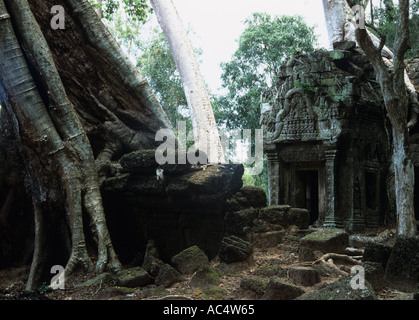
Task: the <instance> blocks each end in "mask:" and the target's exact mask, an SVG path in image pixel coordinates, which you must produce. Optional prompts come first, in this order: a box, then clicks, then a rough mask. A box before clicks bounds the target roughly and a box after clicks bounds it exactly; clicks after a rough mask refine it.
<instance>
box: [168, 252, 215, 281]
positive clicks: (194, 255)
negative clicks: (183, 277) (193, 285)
mask: <svg viewBox="0 0 419 320" xmlns="http://www.w3.org/2000/svg"><path fill="white" fill-rule="evenodd" d="M208 262H209V261H208V257H207V256H206V254H205V252H204V251H202V250H201V249H200V248H198V247H197V246H192V247H189V248H187V249H185V250H183V251H182V252H180V253H178V254H177V255H175V256H174V257H173V258H172V264H173V266H174V267H175V268H176V269H177V270H178V271H179V272H180V273H181V274H192V273H194V272H195V271H197V270H198V269H199V268H200V267H202V266H204V265H206V264H208Z"/></svg>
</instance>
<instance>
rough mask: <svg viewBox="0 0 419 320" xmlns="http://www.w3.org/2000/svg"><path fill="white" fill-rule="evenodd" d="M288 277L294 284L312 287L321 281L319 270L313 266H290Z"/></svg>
mask: <svg viewBox="0 0 419 320" xmlns="http://www.w3.org/2000/svg"><path fill="white" fill-rule="evenodd" d="M288 277H289V278H290V279H291V281H292V282H293V283H294V284H296V285H301V286H304V287H311V286H314V285H315V284H316V283H319V282H320V274H319V272H318V271H317V270H315V269H311V268H304V267H295V268H290V269H288Z"/></svg>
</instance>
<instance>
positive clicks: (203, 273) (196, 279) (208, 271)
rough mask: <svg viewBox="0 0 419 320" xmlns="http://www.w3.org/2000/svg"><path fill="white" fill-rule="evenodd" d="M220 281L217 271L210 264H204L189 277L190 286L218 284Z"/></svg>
mask: <svg viewBox="0 0 419 320" xmlns="http://www.w3.org/2000/svg"><path fill="white" fill-rule="evenodd" d="M220 282H221V280H220V276H219V275H218V273H217V272H216V271H215V270H214V269H213V268H212V267H211V266H210V265H205V266H202V267H201V268H199V270H198V271H197V272H196V273H195V274H194V276H193V277H192V279H191V282H190V285H191V286H192V287H206V286H212V285H219V284H220Z"/></svg>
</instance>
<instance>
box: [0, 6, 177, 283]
mask: <svg viewBox="0 0 419 320" xmlns="http://www.w3.org/2000/svg"><path fill="white" fill-rule="evenodd" d="M57 4H58V5H62V6H63V7H64V9H65V29H63V30H61V29H57V30H55V29H53V28H51V25H50V21H51V18H52V16H51V14H50V11H51V7H52V6H54V5H57ZM0 61H1V64H0V99H1V100H0V104H1V105H2V114H1V116H2V123H5V124H7V126H2V128H1V130H2V134H5V130H6V127H7V128H9V129H12V130H13V134H12V135H13V137H14V138H15V140H14V141H13V143H12V144H13V145H12V147H11V148H15V149H16V150H17V152H18V153H19V154H20V155H21V159H22V167H23V168H25V174H26V178H25V181H27V183H28V184H29V188H27V189H28V190H29V191H28V193H29V196H30V197H31V199H32V203H33V211H34V218H35V248H34V255H33V260H32V267H31V272H30V276H29V279H28V283H27V288H28V289H34V288H36V287H37V285H38V284H39V281H40V278H41V276H42V273H43V272H44V270H45V268H46V267H47V266H46V261H47V259H48V256H49V254H48V252H47V251H48V243H51V242H54V241H57V242H62V243H63V245H62V247H64V248H65V249H66V250H64V251H65V252H66V253H67V254H64V256H65V259H66V268H65V274H66V275H69V274H70V273H71V272H72V271H73V270H74V269H75V268H76V267H78V266H82V267H83V268H84V269H85V270H91V269H92V267H93V262H92V259H91V255H90V253H89V254H88V250H89V248H88V245H89V239H94V242H95V248H96V250H95V251H96V254H95V255H94V259H95V260H96V270H98V271H99V272H100V271H103V270H110V271H117V270H119V269H120V263H119V261H118V258H117V256H116V254H115V251H114V249H113V246H112V242H111V238H110V235H109V232H108V228H107V225H106V219H105V212H104V207H103V204H102V198H101V194H100V181H101V177H103V176H106V175H109V174H110V172H112V161H113V160H117V159H119V158H120V157H121V156H122V155H123V154H124V153H127V152H130V151H134V150H138V149H142V148H144V149H148V148H155V147H156V142H155V141H154V137H155V133H156V131H158V130H159V129H161V128H170V124H169V121H168V119H167V117H166V115H165V114H164V112H163V109H162V108H161V106H160V105H159V104H158V102H157V100H156V99H155V97H154V95H153V94H152V92H151V90H150V87H149V85H148V83H147V81H146V80H145V78H144V77H143V76H142V75H141V74H140V73H139V71H138V70H135V68H133V66H132V65H131V63H130V62H129V60H128V58H127V57H125V56H124V55H123V53H122V51H121V50H120V48H119V47H118V45H117V44H116V42H115V40H114V39H113V38H112V36H111V35H110V33H109V32H108V30H107V29H106V28H105V27H104V25H103V24H102V22H101V21H100V18H99V17H98V16H97V14H96V13H95V11H94V9H93V8H92V7H91V5H90V4H89V3H88V1H87V0H60V1H56V0H54V1H51V0H29V1H28V0H0ZM0 180H1V179H0ZM0 187H1V188H2V189H1V191H2V192H3V190H6V191H7V192H9V191H8V190H11V185H10V183H9V184H4V185H0ZM0 206H2V204H1V203H0ZM4 208H6V209H5V210H8V209H7V208H13V206H12V205H8V206H6V205H3V209H4ZM7 214H9V215H12V214H13V210H12V209H10V212H8V213H7ZM2 215H6V213H5V212H2ZM86 220H88V221H89V223H86ZM50 224H52V226H49V225H50ZM88 225H90V231H89V232H88V233H87V234H86V231H87V230H86V226H88ZM0 228H1V227H0ZM1 231H2V230H1V229H0V232H1ZM69 237H70V239H69ZM51 263H52V265H54V264H59V263H58V262H55V261H51ZM49 267H51V265H50V266H49Z"/></svg>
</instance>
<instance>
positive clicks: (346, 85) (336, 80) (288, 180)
mask: <svg viewBox="0 0 419 320" xmlns="http://www.w3.org/2000/svg"><path fill="white" fill-rule="evenodd" d="M262 100H263V101H262V105H261V124H262V125H263V128H264V130H265V132H264V136H265V137H264V139H265V141H264V151H265V153H266V156H267V160H268V177H269V181H268V183H269V202H270V205H276V204H288V205H291V206H293V207H297V208H307V209H308V210H309V211H310V222H311V223H312V224H317V225H324V226H332V227H339V228H345V229H347V230H348V231H360V230H363V229H365V228H366V227H374V226H379V225H382V224H383V223H384V222H386V221H388V220H389V219H391V217H390V216H391V214H389V213H390V212H391V211H392V210H391V206H392V201H389V199H391V196H390V197H389V196H388V192H389V191H388V190H390V189H391V188H390V189H389V188H387V186H388V185H390V183H388V181H389V179H390V180H391V177H392V176H391V170H390V167H391V137H390V132H391V130H390V127H389V124H388V122H387V119H386V116H385V107H384V103H383V99H382V95H381V93H380V89H379V84H378V83H377V81H376V80H375V75H374V70H373V68H372V65H371V64H370V63H369V62H368V59H367V58H366V56H365V55H364V54H363V53H362V52H361V51H360V49H358V48H356V47H355V43H341V44H338V46H337V47H335V50H333V51H316V52H313V53H309V54H306V55H302V54H301V55H295V56H293V57H292V58H291V59H290V60H289V61H288V62H287V63H286V64H285V65H283V66H282V67H281V71H280V74H279V81H278V83H277V85H276V88H275V90H270V91H269V92H266V93H265V94H264V96H263V99H262ZM393 211H394V210H393ZM393 214H394V213H393Z"/></svg>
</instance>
